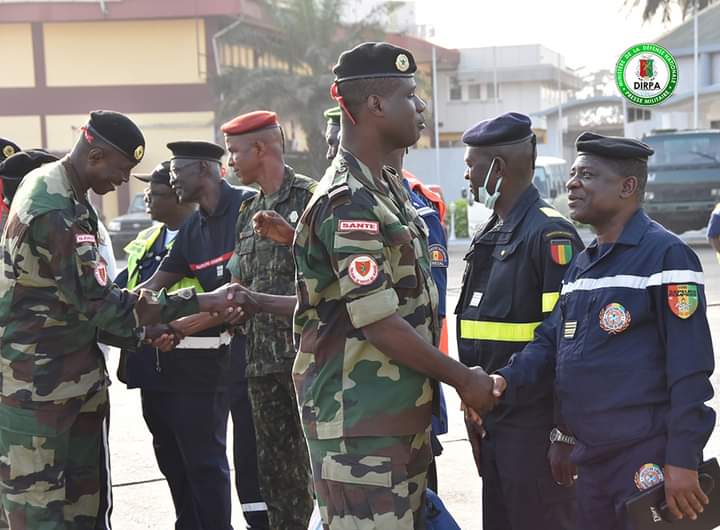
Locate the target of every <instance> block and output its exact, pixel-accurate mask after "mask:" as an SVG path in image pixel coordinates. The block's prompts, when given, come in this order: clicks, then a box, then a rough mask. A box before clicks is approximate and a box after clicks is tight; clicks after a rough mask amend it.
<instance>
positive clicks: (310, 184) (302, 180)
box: [293, 173, 318, 193]
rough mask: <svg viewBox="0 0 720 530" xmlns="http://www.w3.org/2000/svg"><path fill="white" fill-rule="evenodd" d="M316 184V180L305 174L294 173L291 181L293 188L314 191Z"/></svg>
mask: <svg viewBox="0 0 720 530" xmlns="http://www.w3.org/2000/svg"><path fill="white" fill-rule="evenodd" d="M317 186H318V183H317V181H316V180H313V179H311V178H310V177H306V176H305V175H300V174H298V173H295V180H294V181H293V187H294V188H300V189H302V190H308V191H310V192H312V193H314V192H315V189H316V188H317Z"/></svg>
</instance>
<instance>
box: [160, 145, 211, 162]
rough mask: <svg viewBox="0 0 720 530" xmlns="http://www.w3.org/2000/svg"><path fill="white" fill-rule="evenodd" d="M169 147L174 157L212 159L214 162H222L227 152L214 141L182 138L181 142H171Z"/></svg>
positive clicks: (173, 158)
mask: <svg viewBox="0 0 720 530" xmlns="http://www.w3.org/2000/svg"><path fill="white" fill-rule="evenodd" d="M167 148H168V149H170V151H172V154H173V156H172V158H171V159H170V160H175V159H176V158H192V159H195V160H210V161H212V162H220V159H221V158H222V156H223V155H224V154H225V149H223V148H222V147H220V146H219V145H218V144H214V143H212V142H202V141H199V140H182V141H180V142H170V143H169V144H167Z"/></svg>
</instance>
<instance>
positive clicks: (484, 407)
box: [457, 367, 507, 426]
mask: <svg viewBox="0 0 720 530" xmlns="http://www.w3.org/2000/svg"><path fill="white" fill-rule="evenodd" d="M506 388H507V381H505V378H504V377H503V376H501V375H497V374H493V375H488V374H486V373H485V371H484V370H483V369H482V368H477V367H476V368H470V369H469V370H468V374H467V375H466V377H465V378H464V380H463V383H462V384H461V385H460V386H459V387H458V388H457V391H458V394H459V395H460V399H461V400H462V405H461V407H462V410H463V411H464V412H465V419H466V421H468V420H469V421H472V422H474V423H475V424H477V425H478V426H481V425H482V416H483V415H484V414H487V413H488V412H490V411H491V410H492V409H493V408H495V405H497V403H498V401H499V400H500V398H501V397H502V395H503V393H504V392H505V389H506Z"/></svg>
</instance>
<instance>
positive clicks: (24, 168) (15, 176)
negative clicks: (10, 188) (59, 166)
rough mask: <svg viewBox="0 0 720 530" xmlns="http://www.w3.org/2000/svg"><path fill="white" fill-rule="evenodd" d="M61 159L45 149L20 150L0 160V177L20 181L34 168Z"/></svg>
mask: <svg viewBox="0 0 720 530" xmlns="http://www.w3.org/2000/svg"><path fill="white" fill-rule="evenodd" d="M56 160H60V159H59V158H58V157H56V156H55V155H53V154H50V153H48V152H47V151H45V150H44V149H28V150H27V151H19V152H17V153H15V154H14V155H12V156H9V157H8V158H6V159H5V160H3V161H2V162H0V177H2V179H3V180H16V181H20V180H22V178H23V177H24V176H25V175H27V174H28V173H30V172H31V171H32V170H33V169H37V168H39V167H40V166H42V165H43V164H47V163H48V162H55V161H56Z"/></svg>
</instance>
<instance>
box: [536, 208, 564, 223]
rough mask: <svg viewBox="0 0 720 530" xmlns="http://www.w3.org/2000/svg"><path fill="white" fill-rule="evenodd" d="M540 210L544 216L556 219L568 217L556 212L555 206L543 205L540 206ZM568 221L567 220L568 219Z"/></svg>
mask: <svg viewBox="0 0 720 530" xmlns="http://www.w3.org/2000/svg"><path fill="white" fill-rule="evenodd" d="M540 211H541V212H542V213H543V214H545V217H554V218H557V219H565V220H566V221H568V218H567V217H565V216H564V215H563V214H561V213H560V212H558V211H557V210H556V209H555V208H551V207H549V206H543V207H541V208H540ZM568 222H569V221H568Z"/></svg>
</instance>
